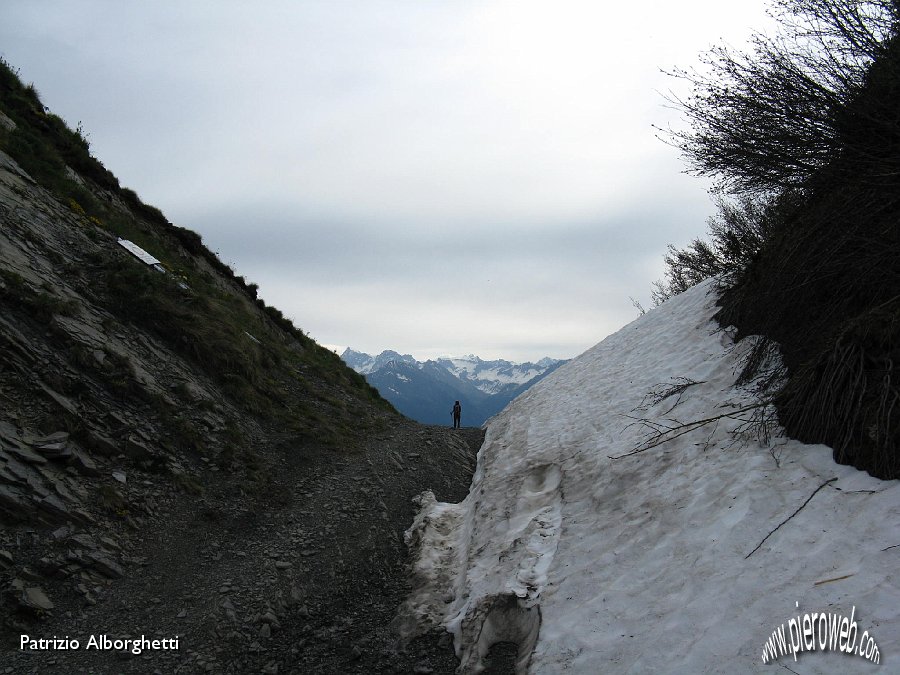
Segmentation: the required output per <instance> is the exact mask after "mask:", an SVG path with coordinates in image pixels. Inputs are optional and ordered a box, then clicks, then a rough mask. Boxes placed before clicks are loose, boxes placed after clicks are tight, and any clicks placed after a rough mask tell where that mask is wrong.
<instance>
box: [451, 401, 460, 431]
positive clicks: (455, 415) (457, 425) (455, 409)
mask: <svg viewBox="0 0 900 675" xmlns="http://www.w3.org/2000/svg"><path fill="white" fill-rule="evenodd" d="M451 412H452V415H453V428H454V429H459V428H460V427H462V424H460V421H459V418H460V416H461V415H462V406H461V405H460V404H459V401H457V402H456V403H454V404H453V410H452V411H451Z"/></svg>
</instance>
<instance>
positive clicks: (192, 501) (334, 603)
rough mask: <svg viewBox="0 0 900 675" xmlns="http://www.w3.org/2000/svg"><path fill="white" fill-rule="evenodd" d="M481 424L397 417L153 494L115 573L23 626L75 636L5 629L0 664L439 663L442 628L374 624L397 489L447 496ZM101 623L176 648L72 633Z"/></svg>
mask: <svg viewBox="0 0 900 675" xmlns="http://www.w3.org/2000/svg"><path fill="white" fill-rule="evenodd" d="M483 437H484V432H483V431H481V430H480V429H472V428H466V429H462V430H459V431H453V430H451V429H448V428H446V427H435V426H422V425H418V424H415V423H413V422H407V421H403V422H400V423H399V424H398V425H397V426H395V427H394V428H392V429H390V430H388V431H385V432H383V433H381V434H380V435H378V436H377V437H373V438H367V439H365V440H362V441H360V445H359V447H355V448H341V449H331V450H328V451H322V450H321V449H316V448H313V447H311V446H309V445H306V446H304V445H298V444H292V443H291V442H289V441H288V442H285V443H284V444H283V445H282V447H270V448H267V449H265V451H264V452H265V453H266V456H267V457H266V459H267V461H269V462H271V463H272V466H274V467H275V470H274V472H273V476H272V479H271V480H270V482H269V483H268V484H267V486H266V489H265V491H264V492H263V494H258V493H257V494H252V493H250V492H244V491H242V490H240V489H238V487H236V486H235V484H234V483H233V482H232V484H231V487H230V488H227V489H224V488H220V489H219V491H218V493H212V492H211V491H208V492H207V493H204V494H203V496H202V497H191V496H189V495H185V494H180V495H179V496H178V497H177V498H175V499H173V500H172V501H171V502H170V503H168V504H166V505H164V506H162V507H161V508H160V509H159V511H158V512H157V513H156V515H155V517H154V518H153V519H151V520H148V521H147V525H146V526H145V529H143V530H142V531H139V532H136V533H133V534H132V535H131V536H130V537H129V538H127V539H125V540H124V541H125V543H124V544H123V549H124V550H123V552H122V556H121V558H122V560H123V561H124V562H126V566H125V568H126V575H125V577H124V578H122V579H117V580H111V581H109V582H107V583H106V584H100V585H98V586H96V587H94V588H90V589H88V590H89V593H88V595H87V596H83V595H78V594H77V593H70V594H68V595H65V596H64V597H62V598H61V600H59V601H57V602H56V606H55V608H54V609H53V610H52V612H51V613H50V615H49V616H47V617H46V618H45V619H44V620H43V621H39V622H35V623H33V624H31V625H28V626H27V629H28V630H29V631H31V632H30V633H29V635H30V637H32V638H44V639H49V638H54V637H56V638H60V639H70V640H71V639H75V640H79V642H80V648H79V649H77V650H67V651H64V650H46V651H20V650H19V649H18V647H19V639H20V638H19V635H17V634H14V632H10V631H7V632H6V633H5V635H4V640H3V643H4V652H3V654H2V666H0V673H32V672H40V673H120V672H121V673H155V672H158V673H173V672H175V673H195V672H213V673H248V672H262V673H422V674H424V673H453V672H454V670H455V668H456V665H457V663H456V659H455V657H454V655H453V651H452V647H451V645H450V641H449V639H448V636H446V635H445V636H438V635H431V636H426V637H424V638H421V639H419V640H418V641H416V642H414V643H413V644H412V645H411V646H410V647H409V648H408V649H407V650H405V651H403V652H398V651H397V650H396V646H395V636H394V635H393V633H392V632H391V631H390V629H389V624H390V622H391V620H392V619H393V617H394V612H395V610H396V608H397V606H398V605H399V604H400V603H401V602H402V601H403V599H404V597H405V596H406V593H407V592H408V584H407V580H406V564H407V562H408V560H407V552H406V548H405V546H404V544H403V532H404V530H405V529H406V528H407V527H408V526H409V525H410V523H411V522H412V517H413V508H414V507H413V505H412V502H411V500H412V498H413V496H414V495H416V494H418V493H419V492H421V491H423V490H425V489H430V490H432V491H434V493H435V494H436V495H437V497H438V499H440V500H443V501H451V502H456V501H459V500H461V499H462V498H463V497H464V496H465V494H466V492H467V490H468V487H469V483H470V480H471V476H472V472H473V470H474V466H475V454H476V452H477V449H478V448H479V447H480V445H481V442H482V440H483ZM323 452H327V455H323ZM129 480H135V481H139V482H140V481H145V482H146V483H147V484H149V483H151V482H152V480H153V477H152V476H150V475H147V476H142V475H139V474H138V475H135V476H134V478H133V479H132V478H131V477H129ZM210 484H211V485H219V486H222V485H225V484H226V482H225V481H221V480H219V481H211V482H210ZM91 603H94V604H91ZM103 634H105V635H107V636H108V637H109V638H111V639H115V638H122V637H125V636H130V637H140V636H141V635H144V636H146V637H147V638H149V639H172V638H175V637H176V636H177V637H178V649H177V650H156V651H145V652H143V653H142V654H140V655H134V654H129V653H125V652H116V651H114V650H112V651H98V650H87V649H86V648H85V647H86V645H87V643H88V640H89V639H90V637H91V635H96V636H98V637H99V636H100V635H103Z"/></svg>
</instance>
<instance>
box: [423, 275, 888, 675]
mask: <svg viewBox="0 0 900 675" xmlns="http://www.w3.org/2000/svg"><path fill="white" fill-rule="evenodd" d="M714 313H715V292H714V290H713V285H712V283H711V282H706V283H704V284H701V285H699V286H697V287H694V288H693V289H691V290H689V291H688V292H686V293H683V294H682V295H680V296H677V297H675V298H673V299H671V300H669V301H668V302H666V303H664V304H663V305H662V306H661V307H659V308H657V309H655V310H653V311H651V312H648V313H647V314H646V315H644V316H642V317H640V318H639V319H637V320H636V321H634V322H633V323H631V324H629V325H628V326H626V327H625V328H623V329H622V330H620V331H619V332H618V333H616V334H614V335H612V336H610V337H609V338H607V339H606V340H604V341H603V342H601V343H600V344H598V345H596V346H595V347H593V348H592V349H590V350H588V351H587V352H585V353H584V354H583V355H581V356H580V357H578V358H577V359H575V360H573V361H572V362H570V363H568V364H567V365H565V366H563V367H562V368H560V369H559V370H557V371H556V372H555V373H553V374H551V375H550V376H549V377H547V378H546V379H544V380H543V381H542V382H540V383H538V384H537V385H535V386H534V387H532V388H531V389H529V390H528V391H527V392H526V393H525V394H523V395H522V396H520V397H519V398H518V399H516V400H515V401H514V402H513V403H512V404H510V406H509V407H508V408H507V409H506V410H505V411H503V412H502V413H500V414H499V415H498V416H497V417H495V418H493V419H492V420H491V421H490V422H489V425H488V429H487V436H486V439H485V443H484V446H483V447H482V449H481V451H480V452H479V456H478V468H477V470H476V473H475V476H474V478H473V481H472V486H471V489H470V493H469V495H468V497H467V498H466V499H465V500H464V501H463V502H462V503H460V504H456V505H454V504H443V503H438V502H435V500H434V497H433V496H432V495H431V494H429V493H426V494H424V495H422V496H421V497H420V505H421V509H420V511H419V513H418V516H417V518H416V521H415V523H414V524H413V526H412V527H411V529H410V530H409V532H408V533H407V538H408V541H409V543H410V544H411V545H412V546H413V548H414V550H415V552H416V555H417V558H416V560H417V562H416V566H415V575H416V583H417V588H416V590H415V591H414V592H413V594H412V595H411V596H410V599H409V602H408V607H407V609H408V610H409V613H410V615H412V616H415V617H416V618H417V619H418V620H419V622H420V625H423V624H428V623H436V624H441V625H443V626H445V627H446V628H447V629H448V630H449V631H451V632H452V633H453V635H454V639H455V645H456V649H457V653H458V655H459V656H460V658H461V666H460V669H461V672H478V670H479V668H480V662H481V657H482V656H483V655H484V654H486V653H487V651H488V649H489V647H490V646H491V644H493V643H495V642H498V641H514V642H517V643H518V644H519V669H520V671H521V672H525V671H526V670H527V672H533V673H559V672H570V673H617V672H629V673H645V672H666V673H669V672H675V673H681V672H685V673H694V672H722V673H730V672H756V671H762V670H764V669H765V670H766V671H767V672H781V671H782V670H783V669H782V667H781V665H783V666H786V667H788V668H790V669H791V670H792V671H794V672H797V673H807V672H900V665H898V664H900V582H898V576H897V572H896V571H897V569H898V568H900V546H897V545H898V544H900V484H898V481H887V482H885V481H879V480H876V479H874V478H872V477H870V476H869V475H868V474H866V473H863V472H859V471H857V470H855V469H853V468H850V467H846V466H840V465H837V464H835V463H834V462H833V461H832V457H831V450H830V449H829V448H826V447H824V446H811V445H803V444H801V443H798V442H796V441H790V440H787V439H785V438H783V437H776V438H774V439H773V440H772V441H771V442H769V443H760V442H759V441H757V440H756V439H755V438H753V437H751V436H747V435H742V434H741V433H740V432H741V425H742V422H741V421H740V419H736V418H743V419H748V415H751V414H752V412H753V410H751V411H748V412H744V413H739V412H737V411H740V410H741V409H743V408H746V407H748V406H751V405H754V404H755V403H757V399H756V397H755V395H754V394H753V391H752V389H750V388H747V389H742V388H738V387H736V386H735V384H734V382H735V378H736V375H737V373H738V372H739V370H740V359H741V356H742V355H743V354H745V353H746V350H747V349H749V346H750V341H744V342H742V343H739V344H738V345H734V344H733V343H732V340H731V338H730V334H729V332H727V331H722V330H719V329H718V327H717V325H716V324H715V322H713V321H712V320H711V317H712V315H713V314H714ZM679 378H689V380H691V381H697V382H698V384H695V385H692V386H689V387H687V388H686V389H685V390H684V392H683V393H682V395H681V397H680V399H679V397H678V396H677V395H673V396H670V397H668V398H666V399H665V400H662V401H659V402H658V403H655V404H654V403H653V402H652V401H648V400H647V398H646V397H647V394H648V392H653V391H655V392H662V390H663V389H664V388H665V387H667V386H671V385H672V384H677V383H679V382H685V381H686V380H682V379H679ZM642 404H643V406H644V409H643V410H641V409H639V408H641V406H642ZM726 414H727V415H729V416H724V417H721V418H720V419H718V420H717V422H714V423H709V424H704V425H702V426H699V427H698V428H696V429H693V430H692V431H690V432H689V433H685V434H683V435H680V436H678V437H676V438H674V439H673V440H670V441H668V442H666V443H663V444H662V445H659V446H657V447H652V448H649V449H647V450H645V451H643V452H639V453H637V454H634V455H631V456H627V457H620V456H621V455H625V454H627V453H629V452H632V451H633V450H635V449H638V448H642V447H646V443H647V441H648V438H649V435H650V434H651V433H652V430H651V428H650V427H649V426H648V425H647V424H645V423H641V422H639V421H638V419H640V418H643V419H644V420H646V421H647V422H648V423H655V424H668V425H677V424H679V423H685V422H690V421H699V420H704V419H707V418H711V417H715V416H722V415H726ZM777 431H778V430H777V429H776V432H777ZM642 444H644V445H642ZM615 457H619V458H618V459H612V458H615ZM776 457H778V458H779V462H776V459H775V458H776ZM832 478H837V480H835V481H834V482H831V483H828V484H827V485H825V487H823V488H821V489H820V490H819V491H818V492H817V493H816V494H815V496H813V497H812V499H811V500H810V501H809V503H808V504H806V506H805V507H804V508H802V509H801V510H800V511H799V512H798V513H797V514H796V516H794V517H793V518H791V519H790V520H788V521H787V522H786V523H784V525H783V526H781V527H780V529H778V530H777V531H776V532H775V533H774V534H772V535H771V536H769V538H768V539H767V540H766V541H765V543H763V544H762V546H761V547H760V548H759V549H758V550H757V551H755V552H754V553H752V555H750V557H749V558H748V557H747V556H748V554H750V553H751V551H753V549H754V547H756V546H757V545H758V544H759V543H760V542H761V541H763V539H764V538H765V537H766V536H767V535H769V533H770V532H771V531H772V530H773V529H775V528H776V527H777V526H778V525H779V523H781V522H782V521H784V520H785V519H786V518H788V516H790V515H791V514H792V513H794V512H795V511H796V510H797V509H798V508H799V507H800V506H801V505H802V504H803V503H804V501H806V500H807V499H808V498H809V497H810V495H812V494H813V493H814V491H816V489H817V488H819V487H820V486H821V485H822V484H823V483H825V482H826V481H828V480H829V479H832ZM891 547H893V548H891ZM842 577H843V578H842ZM822 582H825V583H822ZM795 603H799V609H798V608H797V607H796V604H795ZM854 607H855V616H854V618H855V620H856V621H857V622H858V625H859V632H860V633H862V631H863V630H868V631H869V634H870V636H871V637H873V638H874V640H875V642H876V643H877V645H878V648H879V651H880V655H881V660H882V665H881V666H876V665H874V664H870V663H868V662H866V661H865V660H864V659H863V658H861V657H859V656H851V655H847V654H841V653H833V652H814V653H803V654H800V655H799V657H798V659H797V660H796V661H795V660H794V658H793V657H792V656H788V655H785V656H781V657H779V659H778V660H777V661H776V662H775V665H769V666H764V665H763V663H762V659H761V655H762V651H763V644H764V642H765V641H766V640H767V639H768V638H769V636H770V635H771V633H772V631H773V630H775V629H776V628H777V627H778V626H779V625H780V624H782V623H785V624H787V621H788V620H789V619H790V618H792V617H796V616H797V615H798V614H800V613H804V612H807V613H812V612H819V611H828V612H838V613H841V614H843V615H846V616H848V617H849V616H850V614H851V610H852V609H853V608H854ZM882 668H884V669H883V670H882ZM773 669H774V671H773Z"/></svg>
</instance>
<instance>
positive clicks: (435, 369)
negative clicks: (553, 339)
mask: <svg viewBox="0 0 900 675" xmlns="http://www.w3.org/2000/svg"><path fill="white" fill-rule="evenodd" d="M341 359H343V361H344V362H345V363H347V365H348V366H350V367H351V368H353V370H355V371H356V372H358V373H359V374H361V375H363V376H364V377H365V378H366V381H367V382H368V383H369V384H370V385H372V386H373V387H375V389H377V390H378V392H379V393H380V394H381V396H383V397H384V398H385V399H386V400H387V401H389V402H390V403H391V404H392V405H393V406H394V407H395V408H397V410H399V411H400V412H401V413H403V414H404V415H406V416H407V417H410V418H411V419H414V420H416V421H418V422H422V423H424V424H448V423H449V421H448V420H449V419H450V409H451V406H452V405H453V402H454V401H457V400H458V401H460V404H461V405H462V407H463V424H465V425H466V426H481V425H482V424H484V423H485V422H486V421H487V420H488V419H489V418H490V417H492V416H493V415H496V414H497V413H498V412H500V411H501V410H503V408H504V407H506V405H507V404H508V403H509V402H510V401H512V400H513V399H515V398H516V397H517V396H518V395H520V394H521V393H522V392H524V391H526V390H527V389H528V388H529V387H530V386H532V385H533V384H536V383H537V382H539V381H540V380H541V379H543V378H544V377H546V376H547V375H549V374H550V373H552V372H553V371H554V370H556V369H557V368H559V367H560V366H561V365H563V364H564V363H567V360H564V359H553V358H550V357H545V358H542V359H540V360H539V361H538V362H537V363H533V362H530V361H529V362H525V363H516V362H513V361H508V360H506V359H492V360H490V361H485V360H483V359H481V358H480V357H478V356H476V355H474V354H469V355H467V356H459V357H454V356H450V357H438V358H436V359H427V360H425V361H419V360H417V359H415V358H414V357H413V356H412V355H410V354H400V353H399V352H396V351H393V350H384V351H382V352H381V353H380V354H378V355H375V356H373V355H371V354H367V353H365V352H358V351H355V350H353V349H351V348H350V347H347V348H346V349H345V350H344V352H343V353H342V354H341Z"/></svg>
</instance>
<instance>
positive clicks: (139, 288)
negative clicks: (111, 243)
mask: <svg viewBox="0 0 900 675" xmlns="http://www.w3.org/2000/svg"><path fill="white" fill-rule="evenodd" d="M0 109H2V112H3V113H4V114H5V115H6V116H7V117H8V118H10V119H11V120H12V121H13V122H14V123H15V128H14V129H8V128H6V127H5V126H2V125H0V150H2V151H4V152H6V153H7V154H9V155H10V156H11V157H13V159H15V160H16V162H17V163H19V165H20V166H21V167H22V168H23V169H25V171H27V172H28V173H29V175H30V176H31V177H32V178H34V179H35V180H36V181H37V182H38V183H39V184H40V185H41V186H42V187H44V188H46V189H47V190H48V191H49V192H50V193H51V194H52V195H53V197H54V198H55V199H57V200H58V201H59V202H60V203H61V204H63V205H65V206H66V207H67V208H68V209H70V210H71V211H72V213H73V215H74V216H76V217H77V219H78V220H79V222H80V224H81V225H82V226H83V228H85V231H87V233H88V234H89V235H91V234H92V233H93V236H94V237H95V238H100V235H101V234H102V231H103V230H105V231H107V232H110V233H113V234H115V235H117V236H119V237H122V238H126V239H130V240H131V241H134V242H135V243H137V244H138V245H139V246H141V247H142V248H144V249H145V250H147V251H148V252H150V253H151V254H152V255H154V256H155V257H156V258H158V259H159V260H161V261H163V263H164V265H165V266H166V268H167V269H168V271H169V274H167V275H162V274H159V273H158V272H156V271H153V270H150V269H148V268H145V267H142V266H140V265H135V264H131V263H130V262H129V261H123V260H121V259H113V258H110V257H109V256H103V255H100V254H97V255H94V256H91V258H90V259H89V260H88V261H87V264H88V267H89V269H90V272H91V274H92V275H93V278H94V279H95V280H96V282H97V289H98V292H97V294H96V296H95V298H94V299H95V300H96V302H98V303H99V304H101V305H102V306H103V307H104V309H105V310H107V311H108V312H110V313H111V315H112V316H113V317H115V321H117V322H120V323H125V324H129V325H131V326H134V327H136V328H138V329H139V330H143V331H146V332H147V333H150V334H152V335H153V336H154V337H156V338H157V339H159V340H161V341H162V342H163V343H164V344H165V345H166V347H167V348H169V349H170V350H172V351H173V352H175V353H177V354H178V355H180V356H181V357H184V358H186V359H188V360H189V361H191V362H192V363H193V364H194V366H195V367H196V368H198V369H199V370H200V371H202V372H203V373H204V374H205V375H207V376H208V377H209V378H210V379H212V380H213V381H215V382H216V383H217V384H218V386H219V387H220V389H221V391H223V392H224V393H225V395H226V396H227V397H228V398H229V399H230V400H231V401H232V402H233V403H234V404H235V405H236V406H238V407H239V408H241V409H243V410H245V411H247V413H248V414H250V415H253V416H255V417H257V418H259V419H260V420H261V421H264V422H268V423H272V424H277V425H279V426H280V427H282V428H284V429H285V431H286V432H287V433H295V434H299V435H308V436H311V437H315V438H316V439H317V440H319V441H323V440H324V441H325V442H329V441H330V442H332V443H337V442H339V441H340V439H341V437H342V436H343V435H344V433H345V431H347V430H349V429H350V428H353V427H358V426H359V420H360V418H364V419H369V418H371V419H372V420H374V423H377V420H378V417H379V414H378V413H379V411H381V412H382V413H384V412H390V411H392V409H391V407H390V405H389V404H388V403H387V402H385V401H384V400H383V399H381V397H380V396H379V395H378V393H377V391H376V390H374V389H373V388H371V387H370V386H369V385H368V384H366V382H365V380H364V379H363V378H362V377H361V376H359V375H358V374H357V373H355V372H354V371H352V370H351V369H349V368H347V367H346V366H345V365H344V364H343V362H342V361H341V360H340V358H339V357H338V356H337V355H336V354H334V353H332V352H331V351H330V350H328V349H325V348H323V347H321V346H320V345H318V344H316V343H315V342H314V341H313V340H312V339H310V338H309V337H307V336H306V335H305V334H304V333H303V332H302V331H300V330H298V329H297V328H296V327H295V326H294V325H293V324H292V323H291V321H290V320H288V319H287V318H285V317H284V316H283V315H282V313H281V312H280V311H279V310H277V309H275V308H274V307H269V306H267V305H266V304H265V303H264V302H263V301H262V300H261V299H259V298H257V296H256V286H255V284H250V283H247V282H246V280H245V279H244V278H243V277H240V276H237V275H236V274H235V273H234V271H233V270H232V269H231V268H230V267H228V266H227V265H225V264H223V263H222V262H221V261H220V260H219V259H218V258H217V257H216V255H215V254H213V253H212V252H211V251H210V250H209V249H208V248H206V246H204V244H203V242H202V240H201V237H200V236H199V235H198V234H196V233H195V232H192V231H190V230H187V229H184V228H180V227H177V226H175V225H173V224H171V223H170V222H169V221H168V220H167V219H166V218H165V217H164V216H163V214H162V213H161V212H160V211H159V210H158V209H156V208H154V207H151V206H148V205H146V204H144V203H143V202H141V200H140V199H139V198H138V196H137V195H136V194H135V193H134V192H133V191H131V190H129V189H127V188H123V187H121V186H120V185H119V182H118V180H117V179H116V178H115V176H114V175H113V174H112V173H111V172H109V171H108V170H107V169H106V168H105V167H104V166H103V164H102V163H101V162H100V161H98V160H97V159H96V158H94V157H92V156H91V154H90V151H89V144H88V142H87V141H86V139H85V138H84V137H83V136H82V135H81V133H80V132H79V131H72V130H71V129H69V128H68V127H67V126H66V124H65V123H64V122H63V120H62V119H60V118H59V117H58V116H56V115H53V114H52V113H50V112H49V111H48V110H47V109H46V108H45V107H44V105H43V104H42V103H41V101H40V98H39V96H38V93H37V91H36V90H35V88H34V87H33V86H30V85H29V86H25V85H24V84H23V83H22V82H21V81H20V80H19V78H18V76H17V73H16V72H15V71H13V70H12V69H11V68H10V67H9V65H8V64H6V63H0ZM73 172H74V174H76V175H73ZM6 281H7V282H9V283H5V290H4V291H3V293H4V296H5V297H4V299H5V300H6V302H7V303H11V304H12V305H13V306H15V305H16V304H17V303H18V304H19V305H20V306H21V308H22V309H24V310H26V312H27V314H28V315H29V316H35V312H37V315H44V314H45V315H46V317H45V318H48V319H49V317H50V316H52V315H53V314H54V313H64V311H65V307H62V306H58V303H57V304H54V302H53V301H52V300H51V299H50V298H51V296H49V295H44V294H42V293H40V292H36V291H34V290H33V289H29V287H28V286H27V285H25V284H21V283H17V282H16V280H15V279H7V280H6ZM48 303H49V304H48ZM110 328H111V326H110ZM248 334H249V335H248ZM251 336H252V337H251ZM363 411H375V413H374V414H372V413H368V414H364V413H363ZM182 431H183V432H185V433H189V430H187V429H184V430H182Z"/></svg>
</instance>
